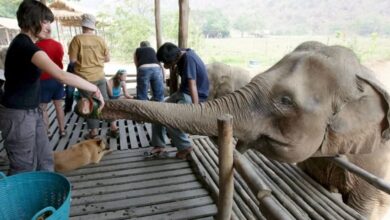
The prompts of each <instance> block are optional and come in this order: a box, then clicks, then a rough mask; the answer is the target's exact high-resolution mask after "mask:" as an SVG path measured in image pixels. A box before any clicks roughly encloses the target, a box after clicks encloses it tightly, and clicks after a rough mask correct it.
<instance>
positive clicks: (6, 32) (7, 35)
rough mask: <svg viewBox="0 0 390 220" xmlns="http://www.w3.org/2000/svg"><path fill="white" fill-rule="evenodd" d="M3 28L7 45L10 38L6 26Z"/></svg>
mask: <svg viewBox="0 0 390 220" xmlns="http://www.w3.org/2000/svg"><path fill="white" fill-rule="evenodd" d="M4 30H5V36H6V37H7V45H9V44H10V42H11V38H10V37H9V31H8V29H7V28H4Z"/></svg>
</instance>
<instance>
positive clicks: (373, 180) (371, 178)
mask: <svg viewBox="0 0 390 220" xmlns="http://www.w3.org/2000/svg"><path fill="white" fill-rule="evenodd" d="M328 159H329V160H330V161H332V162H334V163H335V164H336V165H337V166H339V167H341V168H343V169H346V170H348V171H349V172H351V173H354V174H356V175H357V176H359V177H360V178H362V179H364V180H365V181H367V182H368V183H369V184H371V185H373V186H375V187H376V188H377V189H380V190H382V191H383V192H385V193H387V194H390V184H389V183H387V182H386V181H384V180H383V179H381V178H379V177H377V176H375V175H373V174H371V173H369V172H367V171H366V170H364V169H362V168H360V167H358V166H356V165H355V164H353V163H351V162H349V161H348V158H346V157H345V156H337V157H330V158H328Z"/></svg>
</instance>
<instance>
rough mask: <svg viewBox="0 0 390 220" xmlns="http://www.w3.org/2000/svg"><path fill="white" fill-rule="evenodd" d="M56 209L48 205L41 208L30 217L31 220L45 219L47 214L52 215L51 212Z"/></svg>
mask: <svg viewBox="0 0 390 220" xmlns="http://www.w3.org/2000/svg"><path fill="white" fill-rule="evenodd" d="M55 211H56V209H55V208H53V207H52V206H48V207H46V208H44V209H42V210H41V211H39V212H37V213H36V214H35V215H34V216H33V217H32V218H31V220H45V219H47V218H48V217H49V216H51V215H53V213H54V212H55Z"/></svg>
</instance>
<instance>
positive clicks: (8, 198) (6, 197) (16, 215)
mask: <svg viewBox="0 0 390 220" xmlns="http://www.w3.org/2000/svg"><path fill="white" fill-rule="evenodd" d="M70 194H71V187H70V183H69V181H68V180H67V179H66V178H65V177H64V176H62V175H60V174H58V173H54V172H28V173H21V174H16V175H13V176H8V177H7V176H5V175H4V174H3V173H1V172H0V204H1V205H0V219H2V220H3V219H4V220H8V219H9V220H15V219H18V220H24V219H26V220H30V219H31V220H42V219H46V220H60V219H61V220H62V219H69V210H70Z"/></svg>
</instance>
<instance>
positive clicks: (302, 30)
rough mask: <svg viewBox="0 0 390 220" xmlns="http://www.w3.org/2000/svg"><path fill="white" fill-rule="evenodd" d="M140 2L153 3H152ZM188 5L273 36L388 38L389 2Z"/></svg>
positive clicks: (99, 4) (99, 1)
mask: <svg viewBox="0 0 390 220" xmlns="http://www.w3.org/2000/svg"><path fill="white" fill-rule="evenodd" d="M127 1H129V0H127ZM142 1H143V2H144V3H145V4H150V5H153V4H154V0H142ZM113 2H123V1H121V0H118V1H114V0H80V2H79V3H78V4H80V5H81V6H83V7H85V8H88V9H89V10H93V11H95V12H98V11H101V10H112V8H113V7H115V6H116V5H118V4H113ZM160 4H161V9H162V11H168V10H178V1H177V0H160ZM189 4H190V8H191V10H192V11H206V10H218V11H221V12H222V13H223V14H224V15H225V16H226V17H227V18H228V19H229V20H230V23H231V24H233V23H234V22H235V20H237V19H239V18H242V16H251V17H255V18H256V19H257V22H258V23H261V24H262V25H261V29H262V30H261V31H264V30H267V32H269V33H273V34H328V33H335V32H339V31H340V32H355V33H358V34H362V35H368V34H371V33H374V32H376V33H380V34H388V35H390V0H321V1H318V0H280V1H275V0H235V1H226V0H213V1H210V0H189ZM110 8H111V9H110ZM259 31H260V30H259Z"/></svg>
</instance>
